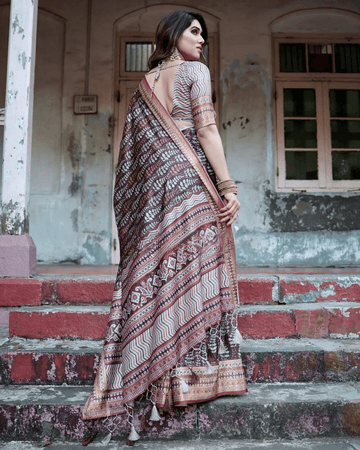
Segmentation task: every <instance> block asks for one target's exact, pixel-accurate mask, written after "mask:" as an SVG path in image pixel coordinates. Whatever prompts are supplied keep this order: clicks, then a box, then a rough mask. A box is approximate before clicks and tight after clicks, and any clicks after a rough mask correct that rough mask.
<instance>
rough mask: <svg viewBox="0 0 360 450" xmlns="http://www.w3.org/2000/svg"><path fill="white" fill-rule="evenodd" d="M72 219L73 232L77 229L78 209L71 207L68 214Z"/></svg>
mask: <svg viewBox="0 0 360 450" xmlns="http://www.w3.org/2000/svg"><path fill="white" fill-rule="evenodd" d="M70 217H71V220H72V227H73V230H74V231H75V232H78V231H79V210H78V209H73V210H72V211H71V214H70Z"/></svg>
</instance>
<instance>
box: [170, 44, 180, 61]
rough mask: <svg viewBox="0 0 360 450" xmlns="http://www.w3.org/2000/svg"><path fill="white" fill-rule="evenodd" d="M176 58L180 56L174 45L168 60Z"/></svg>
mask: <svg viewBox="0 0 360 450" xmlns="http://www.w3.org/2000/svg"><path fill="white" fill-rule="evenodd" d="M177 59H181V57H180V54H179V50H178V49H177V48H176V47H175V48H174V50H173V52H172V53H171V55H170V61H176V60H177Z"/></svg>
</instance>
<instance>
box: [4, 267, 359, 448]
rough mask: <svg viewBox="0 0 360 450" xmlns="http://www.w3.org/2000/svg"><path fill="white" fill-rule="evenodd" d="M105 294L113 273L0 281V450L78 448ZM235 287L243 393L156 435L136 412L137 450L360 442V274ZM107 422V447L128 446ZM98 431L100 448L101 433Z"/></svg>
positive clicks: (170, 422)
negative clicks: (49, 445)
mask: <svg viewBox="0 0 360 450" xmlns="http://www.w3.org/2000/svg"><path fill="white" fill-rule="evenodd" d="M113 284H114V275H91V276H90V275H86V274H82V275H70V274H67V275H64V274H57V275H56V274H55V275H53V274H42V275H41V274H40V275H37V276H36V277H35V278H32V279H0V306H1V307H2V308H9V310H8V313H9V322H8V328H7V327H5V328H2V329H1V336H0V344H1V345H0V383H1V386H0V440H2V441H3V442H5V443H6V442H10V441H18V442H19V448H20V442H21V441H32V442H34V443H38V442H40V443H41V442H44V443H46V442H63V443H66V442H68V445H69V446H70V447H69V448H72V445H75V442H76V441H77V442H78V441H79V440H81V439H82V436H83V433H84V431H85V425H84V423H83V422H82V421H81V419H80V416H81V409H82V405H83V404H84V403H85V400H86V399H87V396H88V395H89V393H90V391H91V385H92V383H93V381H94V375H95V371H96V368H97V365H98V361H99V356H100V353H101V347H102V339H103V335H104V331H105V327H106V322H107V315H108V311H109V303H110V301H111V297H112V291H113ZM238 284H239V292H240V298H241V299H242V303H243V305H242V307H241V313H240V315H239V318H238V323H239V329H240V331H241V333H242V335H243V337H244V343H243V346H242V352H243V360H244V365H245V369H246V378H247V381H248V389H249V392H248V393H247V394H245V395H241V396H238V397H223V398H220V399H217V400H215V401H212V402H209V403H205V404H202V405H197V406H196V405H195V406H191V407H188V408H185V409H184V410H182V411H179V412H176V413H173V414H164V415H163V420H162V423H161V428H159V424H158V423H157V422H153V423H152V422H144V421H143V422H142V423H141V416H142V415H143V412H144V413H145V415H146V416H147V417H148V418H149V417H150V405H148V404H146V403H142V404H140V405H138V406H137V408H138V411H137V413H135V418H136V419H135V427H136V428H137V430H138V431H139V430H141V429H142V431H141V433H140V434H141V436H142V438H143V439H142V441H141V442H142V443H141V445H145V444H146V443H147V442H148V443H149V445H150V443H151V442H152V441H154V442H155V443H156V442H157V443H158V444H159V446H160V445H165V444H166V442H170V441H171V442H173V443H172V444H171V445H170V444H169V447H168V448H175V446H174V445H175V444H174V442H175V441H178V442H180V441H186V442H189V443H190V441H191V442H194V440H198V441H197V442H199V443H204V442H207V440H210V441H211V442H215V443H216V442H219V443H220V442H221V443H224V439H225V440H226V439H230V441H229V442H232V441H231V440H241V441H242V442H245V441H246V442H248V441H249V440H250V441H252V440H256V442H258V441H259V440H271V439H272V440H277V441H279V440H280V442H281V443H282V444H281V445H283V444H284V443H286V442H287V440H299V439H301V440H303V439H311V440H312V442H315V441H314V440H316V439H328V440H329V439H332V440H334V442H335V441H336V440H339V439H343V438H344V439H345V438H351V437H352V436H360V383H359V382H360V370H359V369H360V339H359V338H360V274H356V273H353V274H351V273H338V274H326V273H323V274H295V275H294V274H288V273H287V274H286V273H275V274H271V273H270V274H269V273H268V274H263V275H262V274H261V273H258V274H251V275H249V274H240V275H239V276H238ZM4 311H5V310H4V309H3V312H4ZM110 422H111V423H110V427H112V426H114V427H115V428H116V431H115V432H114V433H113V436H112V442H114V441H116V440H118V441H119V443H123V444H124V443H125V440H126V436H127V435H128V425H127V423H126V418H125V417H124V416H118V417H116V418H115V419H112V420H111V421H110ZM108 426H109V424H108ZM99 431H100V432H99V435H98V437H97V440H98V441H101V439H103V438H104V437H105V436H106V435H107V433H108V428H107V427H106V426H104V425H101V426H99ZM210 441H209V442H210ZM254 442H255V441H254ZM336 442H338V441H336ZM144 443H145V444H144ZM4 445H5V448H6V444H4ZM7 445H8V446H9V448H16V447H10V446H11V445H16V444H14V443H12V444H7ZM21 445H22V444H21ZM53 445H55V444H53ZM199 445H200V444H199ZM201 445H202V444H201ZM284 445H285V444H284ZM339 445H340V444H339ZM340 447H341V446H340ZM340 447H339V448H340ZM21 448H22V447H21ZM54 448H55V447H54ZM61 448H62V447H61ZM109 448H110V447H109ZM144 448H146V447H144ZM149 448H150V447H149ZM151 448H153V447H151ZM159 448H160V447H159ZM161 448H166V447H161ZM188 448H190V447H188ZM194 448H195V447H194ZM196 448H197V447H196ZM199 448H200V447H199ZM201 448H202V447H201ZM212 448H216V447H212ZM218 448H220V444H219V447H218ZM221 448H223V447H222V446H221ZM224 448H225V447H224ZM229 448H230V447H229ZM231 448H233V447H231ZM234 448H235V447H234ZM249 448H250V447H249ZM279 448H280V447H279ZM309 448H310V447H309ZM319 448H320V447H319Z"/></svg>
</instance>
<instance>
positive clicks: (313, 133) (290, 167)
mask: <svg viewBox="0 0 360 450" xmlns="http://www.w3.org/2000/svg"><path fill="white" fill-rule="evenodd" d="M274 49H275V77H274V78H275V107H276V144H277V171H276V172H277V173H276V175H277V177H276V178H277V182H276V188H277V190H278V191H283V192H289V191H297V190H300V191H310V192H315V191H336V190H338V191H341V190H360V36H357V37H348V36H347V37H346V38H345V37H339V36H337V38H336V39H334V38H333V37H332V38H330V37H328V38H326V37H323V36H321V37H311V38H310V37H304V35H301V36H300V35H299V36H292V37H291V38H290V37H284V36H279V35H275V36H274Z"/></svg>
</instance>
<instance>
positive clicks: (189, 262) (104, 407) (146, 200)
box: [83, 11, 246, 441]
mask: <svg viewBox="0 0 360 450" xmlns="http://www.w3.org/2000/svg"><path fill="white" fill-rule="evenodd" d="M206 40H207V29H206V25H205V22H204V19H203V17H202V16H201V15H200V14H198V13H195V12H192V11H174V12H172V13H170V14H168V15H167V16H166V17H165V18H164V19H163V20H162V21H161V22H160V24H159V26H158V28H157V31H156V50H155V51H154V52H153V54H152V55H151V57H150V59H149V68H150V71H149V72H148V74H147V75H146V76H145V77H144V79H143V80H142V82H141V83H140V86H139V88H138V89H137V90H136V92H135V94H134V96H133V98H132V100H131V102H130V106H129V109H128V115H127V119H126V124H125V128H124V135H123V139H122V142H121V148H120V156H119V164H118V167H117V172H116V175H117V176H116V184H115V193H114V208H115V217H116V221H117V226H118V233H119V242H120V253H121V262H120V264H119V270H118V274H117V279H116V284H115V291H114V297H113V301H112V306H111V311H110V317H109V322H108V327H107V332H106V337H105V342H104V348H103V352H102V356H101V361H100V366H99V370H98V373H97V378H96V381H95V386H94V390H93V392H92V394H91V396H90V397H89V399H88V401H87V403H86V406H85V408H84V411H83V419H95V418H100V417H107V416H111V415H115V414H119V413H124V412H128V415H129V416H128V417H129V418H130V420H129V423H130V424H131V425H132V427H131V434H130V436H129V439H130V441H134V440H136V439H138V437H139V436H138V434H137V433H136V431H135V429H134V426H133V424H132V411H133V406H134V400H135V399H136V398H137V397H139V396H140V395H141V394H143V393H144V392H148V394H149V398H150V399H151V402H152V404H153V410H152V415H151V417H150V420H153V421H156V420H159V419H160V417H159V413H158V410H157V409H156V407H160V408H163V409H171V408H172V407H173V406H185V405H189V404H192V403H198V402H203V401H206V400H211V399H214V398H216V397H218V396H221V395H227V394H240V393H244V392H246V385H245V380H244V373H243V367H242V362H241V357H240V351H239V344H240V342H241V336H240V333H239V332H238V331H237V327H236V323H237V322H236V315H235V308H236V306H237V305H238V294H237V281H236V261H235V251H234V241H233V236H232V231H231V224H232V223H233V222H234V220H235V219H236V217H237V216H238V211H239V209H240V203H239V202H238V200H237V197H236V190H237V189H236V185H235V184H234V182H233V181H232V180H231V179H230V175H229V172H228V169H227V166H226V161H225V156H224V151H223V147H222V143H221V139H220V136H219V133H218V130H217V127H216V124H215V113H214V109H213V105H212V101H211V84H210V75H209V71H208V69H207V67H206V65H205V64H203V63H202V62H199V61H198V60H199V59H200V60H202V61H205V59H204V57H203V53H202V50H203V47H204V44H205V43H206ZM217 179H218V180H219V181H218V182H217V183H216V180H217ZM216 186H217V188H216Z"/></svg>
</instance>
